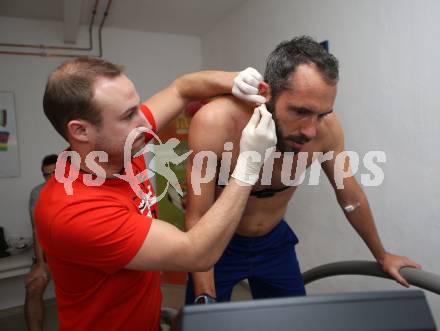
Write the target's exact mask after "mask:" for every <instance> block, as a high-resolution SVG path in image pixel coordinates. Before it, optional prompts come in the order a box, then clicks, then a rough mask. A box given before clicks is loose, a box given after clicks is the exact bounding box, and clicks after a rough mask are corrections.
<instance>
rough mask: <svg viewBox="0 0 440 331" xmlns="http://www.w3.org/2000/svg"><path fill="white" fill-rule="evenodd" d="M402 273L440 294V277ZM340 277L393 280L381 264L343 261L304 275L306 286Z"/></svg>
mask: <svg viewBox="0 0 440 331" xmlns="http://www.w3.org/2000/svg"><path fill="white" fill-rule="evenodd" d="M400 273H401V275H402V276H403V277H404V278H405V279H406V281H407V282H408V283H409V284H410V285H414V286H417V287H419V288H422V289H424V290H428V291H431V292H434V293H437V294H440V276H439V275H437V274H434V273H432V272H428V271H424V270H420V269H416V268H409V267H404V268H402V269H400ZM338 275H363V276H374V277H380V278H388V279H393V278H392V277H391V276H390V275H389V274H387V273H386V272H385V271H383V269H382V267H381V265H380V264H379V263H377V262H374V261H343V262H335V263H329V264H324V265H321V266H318V267H315V268H312V269H310V270H308V271H306V272H304V273H303V274H302V276H303V279H304V284H309V283H311V282H313V281H315V280H318V279H322V278H325V277H331V276H338Z"/></svg>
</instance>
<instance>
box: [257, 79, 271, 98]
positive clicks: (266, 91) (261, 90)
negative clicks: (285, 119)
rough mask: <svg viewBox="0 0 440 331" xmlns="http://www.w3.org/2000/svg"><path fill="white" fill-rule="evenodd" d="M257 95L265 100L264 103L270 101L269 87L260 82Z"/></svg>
mask: <svg viewBox="0 0 440 331" xmlns="http://www.w3.org/2000/svg"><path fill="white" fill-rule="evenodd" d="M258 89H259V94H260V95H262V96H263V97H265V98H266V102H269V101H270V98H271V96H272V93H271V90H270V86H269V84H267V83H266V82H261V83H260V85H259V86H258Z"/></svg>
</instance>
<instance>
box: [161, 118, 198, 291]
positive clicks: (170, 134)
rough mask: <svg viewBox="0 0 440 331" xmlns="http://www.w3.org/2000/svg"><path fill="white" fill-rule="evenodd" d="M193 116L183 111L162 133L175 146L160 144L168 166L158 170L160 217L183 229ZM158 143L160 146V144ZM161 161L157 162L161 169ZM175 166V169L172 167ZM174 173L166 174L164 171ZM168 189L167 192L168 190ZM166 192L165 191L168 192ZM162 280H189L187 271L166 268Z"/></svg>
mask: <svg viewBox="0 0 440 331" xmlns="http://www.w3.org/2000/svg"><path fill="white" fill-rule="evenodd" d="M189 121H190V117H189V116H188V115H187V114H186V113H182V114H181V115H180V116H179V117H178V118H177V119H176V120H174V121H173V122H172V123H171V124H170V125H169V126H168V127H167V128H165V129H164V130H162V131H161V132H160V133H159V138H160V140H161V145H160V147H159V148H160V149H162V148H161V147H162V146H164V145H166V144H167V143H168V144H169V143H171V145H172V147H173V150H170V149H165V150H162V151H160V150H159V148H156V155H157V157H158V159H161V158H162V160H164V161H163V162H161V164H162V167H167V168H168V169H167V170H166V171H163V169H162V171H161V170H159V171H158V172H156V176H155V180H156V195H157V196H158V197H160V196H162V198H161V199H160V201H159V202H158V211H159V218H160V219H161V220H164V221H167V222H169V223H171V224H173V225H174V226H176V227H178V228H179V229H181V230H184V217H185V197H186V183H185V176H186V175H185V172H186V163H187V156H188V128H189ZM176 139H177V140H176ZM156 147H158V146H156ZM159 167H160V165H158V164H156V168H158V169H159ZM169 170H171V172H170V171H169ZM160 172H162V174H167V173H169V174H171V175H169V176H168V178H165V177H164V176H162V175H161V174H160ZM172 174H175V177H174V179H175V180H177V182H178V183H173V179H172V176H173V175H172ZM165 191H166V193H165ZM164 193H165V194H164ZM162 281H163V282H164V283H168V284H181V285H184V284H186V273H185V272H170V271H165V272H162Z"/></svg>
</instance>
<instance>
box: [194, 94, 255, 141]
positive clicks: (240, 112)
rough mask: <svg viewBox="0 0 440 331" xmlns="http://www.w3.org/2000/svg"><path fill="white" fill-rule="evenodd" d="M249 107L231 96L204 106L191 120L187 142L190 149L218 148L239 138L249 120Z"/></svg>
mask: <svg viewBox="0 0 440 331" xmlns="http://www.w3.org/2000/svg"><path fill="white" fill-rule="evenodd" d="M249 114H251V112H250V110H249V105H248V104H246V103H243V102H241V101H240V100H237V99H235V98H234V97H232V96H223V97H219V98H216V99H213V100H212V101H210V102H209V103H207V104H205V105H204V106H203V107H202V108H200V110H198V111H197V113H196V114H195V115H194V117H193V118H192V119H191V123H190V128H189V142H190V145H192V147H196V146H195V145H197V146H199V147H200V148H202V147H203V148H206V147H215V146H220V145H221V147H222V148H223V144H224V142H226V141H231V140H235V139H236V138H237V137H238V138H239V137H240V136H241V131H242V130H243V128H244V126H245V125H246V123H247V122H248V120H249V117H250V115H249Z"/></svg>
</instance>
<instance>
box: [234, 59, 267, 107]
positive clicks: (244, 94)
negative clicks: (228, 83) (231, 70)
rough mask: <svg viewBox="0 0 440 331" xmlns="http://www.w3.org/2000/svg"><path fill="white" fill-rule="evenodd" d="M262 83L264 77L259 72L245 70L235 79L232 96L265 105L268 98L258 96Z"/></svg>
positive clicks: (252, 69) (250, 69)
mask: <svg viewBox="0 0 440 331" xmlns="http://www.w3.org/2000/svg"><path fill="white" fill-rule="evenodd" d="M262 81H263V76H261V74H260V73H259V72H258V71H257V70H255V69H254V68H251V67H249V68H247V69H244V70H243V71H240V73H239V74H238V75H237V76H236V77H235V78H234V85H233V86H232V94H233V95H234V96H235V97H237V98H239V99H242V100H245V101H249V102H254V103H256V104H264V103H265V102H266V98H265V97H263V96H262V95H258V91H259V89H258V87H259V85H260V83H261V82H262Z"/></svg>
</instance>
